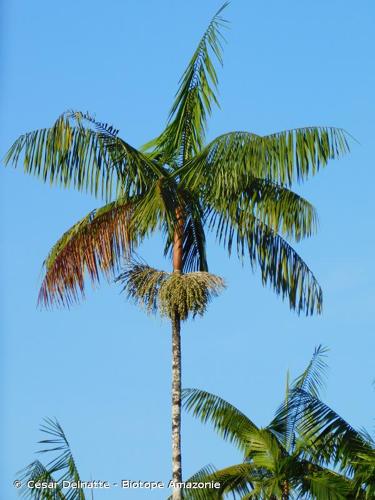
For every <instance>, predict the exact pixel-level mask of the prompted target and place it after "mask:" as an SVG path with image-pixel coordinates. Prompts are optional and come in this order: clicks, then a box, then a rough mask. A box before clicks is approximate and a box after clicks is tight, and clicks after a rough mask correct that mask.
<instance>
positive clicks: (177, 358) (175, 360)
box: [172, 313, 182, 500]
mask: <svg viewBox="0 0 375 500" xmlns="http://www.w3.org/2000/svg"><path fill="white" fill-rule="evenodd" d="M172 471H173V474H172V479H173V482H174V483H180V482H181V481H182V466H181V322H180V318H179V316H178V313H175V315H174V317H173V319H172ZM181 498H182V496H181V490H180V489H179V488H174V489H173V500H181Z"/></svg>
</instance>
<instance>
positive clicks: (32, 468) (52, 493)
mask: <svg viewBox="0 0 375 500" xmlns="http://www.w3.org/2000/svg"><path fill="white" fill-rule="evenodd" d="M19 480H20V481H21V483H22V486H21V489H20V494H21V496H22V497H23V498H29V499H30V498H31V499H33V500H66V497H65V495H64V492H63V489H62V487H61V485H60V484H59V483H58V482H57V481H56V479H55V478H54V477H53V476H52V474H51V472H50V471H49V470H48V469H47V468H46V467H45V466H44V465H43V464H42V463H41V462H40V461H39V460H35V461H34V462H32V463H31V464H29V465H28V466H27V467H25V468H24V469H23V470H22V471H20V472H19ZM29 481H35V482H39V481H40V482H46V483H50V484H52V483H56V487H55V488H51V489H40V488H33V487H30V485H29V484H30V483H29ZM76 498H79V497H76Z"/></svg>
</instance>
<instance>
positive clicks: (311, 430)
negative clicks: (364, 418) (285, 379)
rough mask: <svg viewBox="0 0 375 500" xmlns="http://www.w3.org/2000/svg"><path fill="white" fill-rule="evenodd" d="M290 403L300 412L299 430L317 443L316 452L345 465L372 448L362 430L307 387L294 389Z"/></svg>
mask: <svg viewBox="0 0 375 500" xmlns="http://www.w3.org/2000/svg"><path fill="white" fill-rule="evenodd" d="M289 406H290V411H291V412H295V413H296V419H297V425H298V430H299V432H300V433H301V434H302V435H304V436H307V438H308V439H309V440H310V441H311V443H312V445H311V449H312V450H313V446H314V448H315V455H316V456H321V457H323V458H325V459H326V460H330V461H332V462H333V463H334V464H335V465H337V464H340V467H341V468H345V467H346V466H350V464H351V462H352V461H353V460H355V457H356V456H357V455H358V454H359V453H361V452H366V451H371V446H370V445H369V443H368V442H366V441H365V440H364V439H363V437H362V435H361V433H360V432H358V431H357V430H355V429H354V428H353V427H352V426H351V425H350V424H349V423H348V422H346V421H345V420H344V419H343V418H342V417H341V416H340V415H338V414H337V413H336V412H335V411H334V410H333V409H332V408H330V407H329V406H328V405H327V404H325V403H323V402H322V401H321V400H320V399H319V398H316V397H314V396H313V395H312V394H310V393H308V392H306V391H305V390H303V389H300V388H295V389H293V390H292V391H291V397H290V400H289Z"/></svg>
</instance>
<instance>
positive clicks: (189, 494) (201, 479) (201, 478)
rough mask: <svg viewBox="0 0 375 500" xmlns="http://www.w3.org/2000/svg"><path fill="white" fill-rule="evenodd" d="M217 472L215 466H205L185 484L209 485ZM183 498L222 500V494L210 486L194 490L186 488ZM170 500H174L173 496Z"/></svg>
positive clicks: (188, 499)
mask: <svg viewBox="0 0 375 500" xmlns="http://www.w3.org/2000/svg"><path fill="white" fill-rule="evenodd" d="M215 471H216V469H215V467H214V466H213V465H205V466H204V467H202V468H201V469H199V471H197V472H196V473H195V474H193V475H192V476H190V477H189V479H186V481H185V483H190V484H194V483H209V482H210V481H211V479H210V478H211V476H212V475H213V474H214V473H215ZM210 486H211V485H210ZM182 498H183V499H184V500H222V494H221V493H220V491H219V490H218V489H216V488H211V487H208V486H207V487H205V488H194V489H191V488H189V487H186V488H183V489H182ZM168 500H172V496H170V497H169V498H168Z"/></svg>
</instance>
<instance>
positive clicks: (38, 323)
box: [0, 0, 375, 500]
mask: <svg viewBox="0 0 375 500" xmlns="http://www.w3.org/2000/svg"><path fill="white" fill-rule="evenodd" d="M219 6H220V2H219V1H217V0H206V1H204V2H203V1H202V0H190V1H189V2H186V1H177V0H163V1H160V0H158V1H156V0H143V1H134V0H133V1H130V0H107V1H106V2H103V1H98V0H65V1H64V2H51V1H47V0H34V1H33V2H30V1H29V0H13V1H11V0H5V1H4V2H3V7H2V13H1V17H2V31H3V35H2V67H1V69H2V72H1V75H2V76H1V88H2V95H1V109H2V113H1V144H0V152H1V156H2V157H3V156H4V154H5V152H6V150H7V148H8V147H9V146H10V145H11V143H12V141H13V140H14V139H16V138H17V137H18V136H19V135H20V134H22V133H24V132H26V131H29V130H32V129H36V128H40V127H45V126H50V125H51V124H52V123H53V121H54V120H55V119H56V118H57V116H58V115H59V114H60V113H61V112H63V111H64V110H67V109H77V110H82V111H90V112H91V113H95V114H96V117H97V118H98V119H99V120H100V121H107V122H110V123H112V124H114V125H115V126H116V127H118V128H120V135H121V136H122V137H123V138H125V139H126V140H127V141H128V142H130V143H131V144H132V145H134V146H140V145H141V144H143V143H144V142H146V141H147V140H149V139H150V138H152V137H154V136H155V135H156V134H157V133H158V132H160V131H161V130H162V128H163V127H164V125H165V123H166V118H167V114H168V111H169V107H170V105H171V102H172V99H173V96H174V92H175V90H176V87H177V83H178V79H179V77H180V76H181V74H182V72H183V69H184V67H185V65H186V63H187V61H188V59H189V58H190V56H191V54H192V52H193V50H194V49H195V46H196V43H197V41H198V39H199V37H200V35H201V34H202V32H203V31H204V30H205V28H206V26H207V23H208V22H209V19H210V18H211V16H212V14H213V13H214V12H215V10H216V9H217V8H218V7H219ZM374 14H375V4H374V2H373V1H372V0H367V1H366V0H357V1H356V2H352V1H351V0H315V1H314V2H308V1H300V0H287V1H284V2H280V1H279V0H242V1H241V0H234V1H233V2H232V4H231V5H230V7H229V8H228V9H227V11H226V13H225V16H226V17H227V19H229V20H230V22H231V27H230V30H229V31H228V32H227V34H226V37H227V41H228V43H227V45H226V47H225V54H224V68H223V70H220V72H219V77H220V102H221V110H215V112H214V114H213V116H212V120H211V124H210V128H209V134H208V138H213V137H215V136H216V135H218V134H220V133H222V132H226V131H230V130H248V131H253V132H256V133H259V134H266V133H270V132H273V131H278V130H283V129H286V128H293V127H300V126H308V125H333V126H338V127H343V128H345V129H346V130H348V131H349V132H350V133H351V134H353V136H355V137H356V139H357V140H358V141H359V143H358V144H357V143H354V142H353V143H352V151H351V154H350V155H349V156H347V157H345V158H344V159H342V160H340V161H334V162H331V163H330V164H329V165H328V167H327V168H326V169H325V170H324V171H322V172H320V173H319V175H317V176H316V177H315V178H313V179H311V180H309V181H308V182H307V183H306V184H304V185H302V186H295V189H296V190H297V191H298V192H299V193H302V194H303V195H304V196H306V197H307V198H308V199H309V200H310V201H311V202H313V204H314V205H315V206H316V208H317V209H318V213H319V216H320V226H319V233H318V235H317V236H315V237H314V238H312V239H309V240H307V241H305V242H303V244H299V245H298V246H297V249H298V251H299V252H300V254H301V255H302V256H303V257H304V259H305V260H306V261H307V263H308V264H309V265H310V266H311V268H312V269H313V270H314V272H315V274H316V276H317V277H318V279H319V281H320V283H321V285H322V287H323V289H324V314H323V315H322V316H321V317H314V318H304V317H298V316H296V315H295V314H294V313H292V312H290V311H289V309H288V306H287V304H286V303H283V302H282V301H281V300H280V299H279V298H278V297H276V296H275V295H274V294H273V292H272V291H271V290H268V289H264V288H262V285H261V281H260V277H259V274H258V273H255V274H253V273H252V271H251V269H250V267H249V266H247V265H245V266H244V267H243V268H241V266H240V264H239V263H238V262H236V260H235V259H234V258H232V260H230V261H229V260H228V259H227V257H226V255H225V253H224V252H222V251H221V250H220V249H219V248H218V247H217V244H215V242H214V241H213V240H212V241H210V242H209V245H210V246H209V251H208V256H209V259H210V269H211V271H212V272H214V273H216V274H219V275H221V276H223V277H224V278H225V279H226V280H227V283H228V289H227V291H226V292H225V293H224V294H223V295H222V296H221V297H220V298H218V299H215V301H214V302H213V303H212V305H211V306H210V308H209V311H208V313H207V315H206V316H205V317H204V318H203V319H196V320H195V321H194V322H189V323H188V324H186V325H184V326H183V371H184V372H183V386H184V387H199V388H202V389H206V390H208V391H211V392H214V393H216V394H219V395H221V396H222V397H224V398H225V399H227V400H229V401H231V402H232V403H233V404H235V405H236V406H237V407H238V408H240V409H242V410H243V411H244V412H246V413H247V414H248V415H249V416H250V417H251V418H252V419H253V420H254V421H255V422H256V423H258V424H259V425H266V424H267V423H268V422H269V421H270V419H271V417H272V415H273V411H274V409H276V407H277V405H278V404H279V402H280V400H281V398H282V395H283V391H284V383H285V374H286V371H287V369H290V370H291V372H292V374H294V375H296V374H298V373H299V372H300V371H301V370H302V369H303V368H304V367H305V365H306V363H307V362H308V360H309V358H310V356H311V354H312V352H313V349H314V346H316V345H318V344H320V343H322V344H324V345H326V346H328V347H329V348H330V350H331V351H330V354H329V359H328V361H329V365H330V371H329V379H328V384H327V389H326V391H325V393H324V398H325V400H326V401H327V402H328V403H329V404H331V405H332V406H333V407H334V408H335V409H336V410H337V411H338V412H339V413H340V414H341V415H342V416H343V417H345V418H346V419H347V420H348V421H349V422H351V423H352V424H353V425H354V426H357V427H361V426H364V427H367V428H368V429H369V430H371V429H373V417H374V396H375V394H374V389H373V387H372V381H373V379H374V378H375V363H374V351H375V349H374V348H375V332H374V311H375V307H374V298H375V293H374V282H375V273H374V243H375V238H374V182H375V176H374V137H375V134H374V132H375V130H374V117H375V106H374V102H375V101H374V88H375V85H374V84H375V70H374V58H373V55H374V34H373V27H374V21H375V16H374ZM0 177H1V260H0V262H1V282H0V283H1V284H0V289H1V307H2V309H1V327H2V334H1V380H2V384H1V406H2V408H3V409H2V415H1V417H2V424H1V431H2V437H1V443H2V446H1V448H2V454H3V459H2V477H1V482H0V490H1V498H6V499H7V500H8V499H9V500H11V499H13V498H17V494H16V492H15V490H14V489H13V488H12V486H11V482H12V481H13V479H15V477H16V472H17V471H18V470H19V469H21V468H22V467H23V466H25V465H26V464H27V463H29V462H30V461H31V460H33V459H34V458H35V455H34V452H35V451H36V450H37V449H38V446H37V444H36V442H37V441H38V439H40V438H41V437H42V436H41V434H40V432H39V431H38V427H39V424H40V423H41V421H42V419H43V418H44V417H46V416H51V417H53V416H55V417H57V419H58V420H59V421H60V423H61V425H62V426H63V428H64V429H65V431H66V434H67V436H68V438H69V440H70V442H71V446H72V449H73V451H74V454H75V457H76V460H77V463H78V466H79V469H80V471H81V475H82V479H86V480H88V479H90V478H93V479H102V480H110V481H118V480H121V479H133V480H137V479H139V480H166V481H167V480H168V479H169V477H170V454H171V453H170V376H171V368H170V364H171V363H170V350H171V342H170V331H169V330H170V329H169V325H168V323H167V322H166V321H162V320H160V319H158V318H150V317H147V316H146V315H145V314H144V313H143V312H142V311H140V310H138V309H137V308H136V307H135V306H134V305H133V304H129V303H127V302H126V300H125V297H123V296H122V295H121V294H120V289H119V288H118V287H117V286H116V285H114V284H107V283H103V284H102V286H101V287H99V288H98V289H96V290H95V291H93V292H91V291H90V292H89V293H88V294H87V299H86V301H85V302H83V303H81V304H80V305H78V306H75V307H73V308H72V309H71V310H70V311H67V310H55V311H51V312H46V311H40V310H37V309H36V297H37V292H38V287H39V285H40V282H41V277H42V272H41V266H42V262H43V259H44V257H45V256H46V254H47V253H48V250H49V249H50V247H51V245H52V244H53V243H54V242H55V241H56V240H57V239H58V238H59V236H60V235H61V234H62V233H63V232H64V231H65V230H66V229H67V228H69V227H70V226H71V225H72V224H73V223H74V222H76V221H77V220H78V219H79V218H81V217H82V216H84V215H85V214H86V213H87V212H88V211H90V210H91V209H93V208H95V207H98V206H100V204H101V200H97V199H93V198H92V197H90V196H87V195H84V194H82V193H77V192H74V191H73V190H70V191H67V190H61V189H58V188H56V187H53V188H50V187H49V186H48V185H43V184H42V183H41V182H40V181H39V180H38V179H35V178H32V177H27V176H25V175H24V174H23V172H22V169H21V168H20V169H18V170H14V169H13V168H7V169H4V168H1V171H0ZM140 253H141V254H142V256H143V257H144V258H145V259H146V261H148V263H149V264H151V265H154V266H157V267H162V268H166V269H168V268H169V266H170V264H169V263H168V262H165V261H163V260H162V259H161V257H160V255H161V254H162V245H161V241H160V239H158V238H155V239H153V240H152V241H149V242H147V244H145V245H144V248H143V249H142V251H141V252H140ZM237 460H240V456H239V455H238V453H237V452H236V451H235V450H234V448H233V447H232V446H231V445H230V444H227V443H223V442H222V441H221V439H220V438H218V437H217V436H216V435H215V434H214V432H213V430H212V429H211V428H209V427H204V426H202V425H201V424H200V423H199V422H196V421H194V420H193V418H192V417H190V416H189V415H184V416H183V466H184V477H185V478H187V477H189V475H191V474H192V473H193V472H194V471H196V470H197V469H199V468H200V467H201V466H203V465H205V464H207V463H213V464H215V465H216V466H217V467H222V466H225V465H230V464H231V463H234V462H235V461H237ZM150 496H151V497H152V498H155V499H158V498H165V497H166V496H167V492H166V491H161V492H160V491H159V492H155V493H153V494H149V493H147V492H146V493H145V492H135V491H133V492H126V491H121V490H116V489H112V490H110V491H109V492H106V491H103V492H98V494H97V495H96V497H95V498H103V499H104V498H113V499H116V498H137V499H138V498H140V499H141V498H146V497H147V498H148V497H150Z"/></svg>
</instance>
